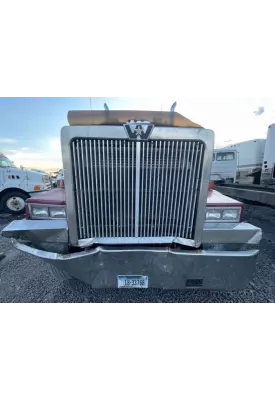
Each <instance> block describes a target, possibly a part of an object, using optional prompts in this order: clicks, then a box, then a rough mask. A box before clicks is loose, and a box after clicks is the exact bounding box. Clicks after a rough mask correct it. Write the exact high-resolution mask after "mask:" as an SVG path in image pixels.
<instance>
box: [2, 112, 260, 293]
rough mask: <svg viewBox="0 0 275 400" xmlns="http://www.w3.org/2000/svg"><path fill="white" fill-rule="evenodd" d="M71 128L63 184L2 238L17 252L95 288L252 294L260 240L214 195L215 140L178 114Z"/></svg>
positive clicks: (111, 115)
mask: <svg viewBox="0 0 275 400" xmlns="http://www.w3.org/2000/svg"><path fill="white" fill-rule="evenodd" d="M68 122H69V124H68V126H66V127H63V128H62V130H61V147H62V156H63V167H64V184H63V185H61V187H59V188H56V189H53V190H51V191H50V192H48V193H46V194H39V195H37V196H35V197H32V198H30V199H28V200H27V206H26V219H25V220H21V221H13V222H12V223H11V224H10V225H8V226H7V227H6V228H5V229H4V230H3V232H2V235H4V236H6V237H9V238H12V242H13V244H14V246H15V247H16V248H17V249H19V250H21V251H23V252H27V253H28V254H31V255H33V256H34V257H40V258H42V259H44V260H46V261H47V262H48V263H49V268H50V269H51V271H52V272H53V273H54V275H55V276H56V277H59V278H61V279H67V278H70V277H74V278H77V279H80V280H82V281H84V282H86V283H87V284H89V285H91V286H92V287H93V288H119V289H123V288H127V289H129V288H141V289H147V288H149V287H152V288H162V289H193V288H198V289H204V290H205V289H206V290H222V289H228V290H233V289H242V288H243V287H245V286H246V285H247V283H248V282H249V281H250V280H251V279H252V277H253V273H254V271H255V268H256V259H257V255H258V245H259V242H260V240H261V235H262V233H261V229H260V228H258V227H255V226H252V225H250V224H248V223H245V222H243V221H242V215H243V205H242V203H240V202H239V201H237V200H234V199H230V198H228V197H226V196H223V195H222V194H220V193H219V192H217V191H215V190H213V189H210V187H209V178H210V172H211V164H212V156H213V146H214V133H213V131H211V130H209V129H205V128H203V127H201V126H200V125H199V124H197V123H194V122H192V121H190V120H189V119H187V118H185V117H184V116H182V115H180V114H178V113H176V112H174V111H173V112H155V111H152V112H149V111H109V110H107V111H72V112H69V113H68ZM22 239H24V243H22ZM26 241H28V243H27V244H26Z"/></svg>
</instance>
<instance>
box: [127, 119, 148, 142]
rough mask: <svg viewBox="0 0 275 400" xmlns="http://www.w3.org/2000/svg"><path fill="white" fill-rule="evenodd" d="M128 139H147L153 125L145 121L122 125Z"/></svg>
mask: <svg viewBox="0 0 275 400" xmlns="http://www.w3.org/2000/svg"><path fill="white" fill-rule="evenodd" d="M123 126H124V128H125V130H126V132H127V135H128V137H129V139H149V137H150V135H151V133H152V131H153V129H154V125H153V124H151V123H150V122H147V121H130V122H128V123H127V124H124V125H123Z"/></svg>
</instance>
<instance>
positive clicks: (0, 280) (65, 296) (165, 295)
mask: <svg viewBox="0 0 275 400" xmlns="http://www.w3.org/2000/svg"><path fill="white" fill-rule="evenodd" d="M244 219H245V221H247V222H250V223H251V224H253V225H256V226H259V227H261V228H262V230H263V239H262V241H261V245H260V254H259V257H258V265H257V271H256V274H255V276H254V279H253V281H251V282H250V284H249V286H248V287H247V288H246V290H242V291H239V292H218V293H209V292H203V291H162V290H155V289H148V290H132V291H128V290H125V291H119V290H115V289H108V290H94V289H91V287H89V286H87V285H86V284H84V283H81V282H78V281H76V280H69V281H65V282H62V283H60V282H58V281H57V280H56V279H55V278H53V277H52V275H51V273H50V272H49V271H48V268H47V264H46V263H44V262H43V261H41V260H39V259H36V258H35V257H31V256H28V255H25V254H24V253H21V252H19V251H17V250H15V249H14V248H13V247H12V246H11V244H10V243H9V240H8V239H5V238H3V237H2V236H0V253H1V252H4V253H5V255H6V257H5V258H4V259H3V260H1V261H0V302H2V303H4V302H15V303H19V302H20V303H21V302H23V303H29V302H36V303H38V302H51V303H52V302H59V303H61V302H68V303H71V302H154V303H156V302H158V303H166V302H171V303H172V302H183V303H184V302H215V303H217V302H218V303H221V302H272V303H273V302H275V285H274V283H275V210H274V209H272V208H268V207H262V206H259V205H250V204H246V205H245V214H244ZM7 223H8V220H7V219H5V218H4V217H1V218H0V231H1V230H2V229H3V228H4V226H5V225H7Z"/></svg>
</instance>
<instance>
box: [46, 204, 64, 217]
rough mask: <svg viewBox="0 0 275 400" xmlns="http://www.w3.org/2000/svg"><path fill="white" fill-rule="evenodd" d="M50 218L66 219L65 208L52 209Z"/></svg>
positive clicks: (50, 209)
mask: <svg viewBox="0 0 275 400" xmlns="http://www.w3.org/2000/svg"><path fill="white" fill-rule="evenodd" d="M49 211H50V218H66V210H65V208H64V207H50V208H49Z"/></svg>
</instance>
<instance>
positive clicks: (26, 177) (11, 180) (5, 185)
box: [0, 153, 51, 215]
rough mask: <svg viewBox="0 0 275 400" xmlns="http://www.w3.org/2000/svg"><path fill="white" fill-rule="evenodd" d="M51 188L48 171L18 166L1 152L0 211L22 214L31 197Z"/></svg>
mask: <svg viewBox="0 0 275 400" xmlns="http://www.w3.org/2000/svg"><path fill="white" fill-rule="evenodd" d="M49 189H51V183H50V178H49V176H48V175H47V174H46V173H43V172H38V171H30V170H26V169H23V168H17V167H16V165H15V164H14V163H13V162H12V161H11V160H9V159H8V157H6V156H5V155H4V154H3V153H0V212H1V211H4V212H7V213H10V214H14V215H16V214H21V213H23V212H24V208H25V201H26V200H27V199H28V198H29V197H31V196H32V195H34V194H36V193H39V192H43V191H47V190H49Z"/></svg>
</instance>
